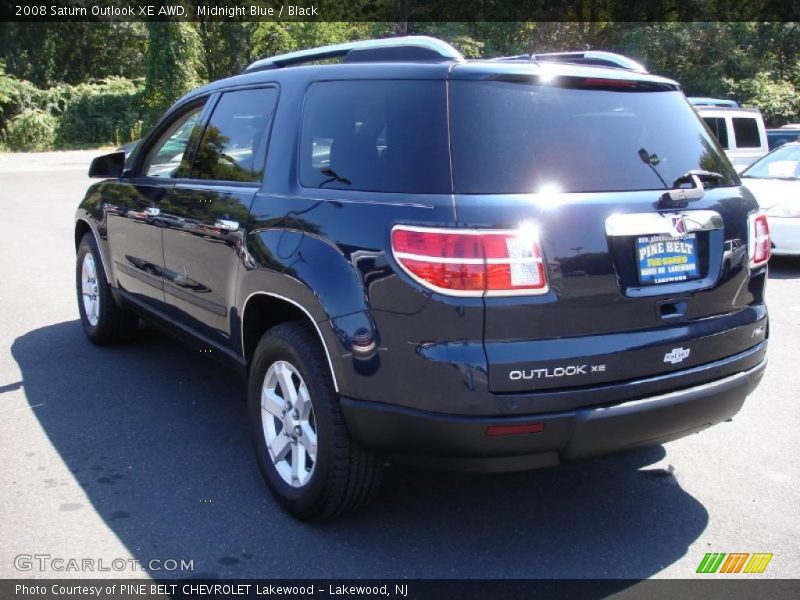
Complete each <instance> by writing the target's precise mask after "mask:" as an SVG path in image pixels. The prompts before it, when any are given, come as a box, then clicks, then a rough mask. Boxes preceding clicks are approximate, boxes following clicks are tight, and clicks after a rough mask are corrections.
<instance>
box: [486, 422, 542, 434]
mask: <svg viewBox="0 0 800 600" xmlns="http://www.w3.org/2000/svg"><path fill="white" fill-rule="evenodd" d="M542 431H544V423H525V424H521V425H490V426H489V427H487V428H486V435H487V436H490V437H494V436H498V435H521V434H524V433H541V432H542Z"/></svg>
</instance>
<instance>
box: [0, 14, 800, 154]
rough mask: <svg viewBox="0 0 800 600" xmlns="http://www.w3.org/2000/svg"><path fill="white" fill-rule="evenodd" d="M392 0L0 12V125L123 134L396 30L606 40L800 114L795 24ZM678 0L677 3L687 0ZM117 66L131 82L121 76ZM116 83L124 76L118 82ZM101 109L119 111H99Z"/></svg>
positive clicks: (776, 110) (546, 41)
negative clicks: (490, 16) (310, 9)
mask: <svg viewBox="0 0 800 600" xmlns="http://www.w3.org/2000/svg"><path fill="white" fill-rule="evenodd" d="M381 1H383V2H384V3H385V2H388V1H390V0H381ZM391 2H395V0H391ZM395 4H396V5H397V6H399V7H402V6H405V7H406V11H410V12H409V13H408V18H412V19H415V20H412V21H409V22H407V23H406V22H400V23H393V22H346V21H337V22H312V21H282V22H275V21H262V22H255V21H254V22H234V21H225V22H221V21H212V20H202V19H201V20H199V21H197V22H193V23H185V22H175V21H172V22H162V23H146V24H145V23H124V22H120V23H113V22H109V23H80V22H76V23H2V24H0V64H2V63H5V73H4V71H3V68H2V67H0V136H2V131H3V130H4V129H7V126H8V123H9V122H10V121H11V120H12V119H13V118H14V117H15V116H17V115H20V114H21V113H22V112H24V111H30V110H34V109H38V110H40V111H44V112H46V113H47V114H49V115H50V116H53V117H54V118H56V119H58V120H59V122H61V120H63V123H61V124H60V125H59V127H58V131H59V132H60V133H59V134H58V136H57V143H59V144H66V145H69V144H71V143H84V141H83V140H99V139H101V138H105V141H106V142H112V141H113V139H115V138H119V139H121V140H125V139H126V138H128V137H129V136H130V135H132V133H131V132H134V133H135V132H136V131H138V130H139V129H140V128H141V127H142V123H141V121H144V126H145V127H146V126H148V125H150V124H152V122H153V121H154V120H155V119H156V118H157V117H158V115H160V113H161V112H162V111H163V110H164V109H166V108H167V107H168V106H169V105H171V104H172V103H173V102H174V101H175V100H177V99H178V98H179V97H180V96H182V95H183V94H184V93H186V92H187V91H189V90H190V89H192V88H194V87H195V86H197V85H199V84H201V83H202V82H204V81H213V80H215V79H220V78H223V77H228V76H230V75H233V74H236V73H239V72H241V71H242V70H243V69H244V68H245V67H246V66H247V65H248V64H249V63H251V62H252V61H254V60H257V59H259V58H263V57H266V56H270V55H274V54H278V53H282V52H290V51H293V50H298V49H302V48H308V47H313V46H322V45H326V44H336V43H341V42H345V41H348V40H358V39H367V38H374V37H387V36H391V35H395V34H396V33H397V32H407V33H409V34H424V35H432V36H435V37H438V38H441V39H444V40H446V41H449V42H450V43H452V44H453V45H454V46H456V47H457V48H458V49H459V50H460V51H461V52H462V53H463V54H464V55H465V56H466V57H468V58H477V57H481V56H483V57H496V56H508V55H515V54H521V53H529V52H552V51H560V50H576V49H603V50H611V51H615V52H620V53H622V54H626V55H628V56H631V57H632V58H635V59H637V60H639V61H641V62H643V63H644V64H645V65H647V67H648V68H649V69H650V70H651V71H652V72H653V73H657V74H661V75H665V76H667V77H671V78H673V79H676V80H678V81H679V82H680V83H681V84H682V85H683V88H684V90H685V91H686V93H687V95H698V96H721V97H727V98H732V99H735V100H738V101H739V102H741V103H743V104H745V105H748V106H758V107H760V108H761V109H762V110H763V112H764V115H765V118H766V119H767V122H768V123H769V124H770V125H780V124H783V123H786V122H798V121H800V117H798V111H800V101H798V97H799V96H800V94H799V93H798V92H800V24H798V23H792V22H765V23H761V22H759V23H755V22H725V23H719V22H697V23H693V22H652V23H651V22H647V21H645V20H644V18H645V17H646V16H647V15H646V14H638V13H637V14H635V15H633V13H630V14H632V15H633V17H635V18H636V19H639V20H640V22H633V23H623V22H613V21H607V20H606V21H604V20H603V18H604V16H603V15H604V14H605V13H602V11H600V12H598V10H600V8H602V6H601V7H600V8H598V6H599V5H598V3H597V2H596V1H594V0H570V1H569V2H568V3H567V5H568V9H569V11H571V12H570V14H571V15H572V16H573V18H572V21H571V22H563V23H560V22H516V21H515V22H511V21H509V22H433V21H430V20H426V18H425V15H426V11H427V10H429V9H428V8H426V5H423V4H420V3H413V5H412V3H409V2H405V0H397V2H395ZM343 6H345V5H343ZM614 6H615V8H614V10H615V11H616V12H615V14H628V12H626V11H633V10H639V11H641V10H644V9H643V8H642V6H643V5H642V4H641V2H639V3H634V2H631V1H630V0H618V2H617V3H616V4H615V5H614ZM682 6H683V5H682V4H681V5H680V6H678V8H676V10H679V9H680V10H689V8H681V7H682ZM687 6H688V4H687ZM637 7H638V8H637ZM346 8H347V7H346ZM350 8H352V7H349V8H347V10H350ZM343 10H345V9H344V8H343ZM342 18H345V16H343V17H342ZM115 77H117V78H118V77H124V78H126V79H127V80H129V81H128V83H124V84H123V83H121V81H122V80H120V79H114V78H115ZM115 81H116V82H117V83H116V84H115V83H113V82H115ZM109 85H110V86H111V87H114V85H116V86H117V87H116V88H115V89H114V90H112V89H110V88H108V86H109ZM81 86H84V87H81ZM85 86H89V87H85ZM91 86H99V87H94V88H93V87H91ZM120 86H122V87H125V86H128V87H127V88H126V90H125V91H124V92H122V91H121V88H120ZM132 90H133V91H132ZM105 111H108V112H115V113H118V115H119V118H116V119H114V118H110V119H104V118H103V114H104V112H105ZM28 118H29V119H32V117H30V115H29V116H28ZM90 122H97V123H98V124H97V125H95V126H89V125H87V124H88V123H90ZM137 123H138V125H137ZM81 130H86V134H85V135H82V134H81V133H80V132H81ZM75 136H77V138H79V139H80V140H81V141H80V142H76V141H74V140H75V139H76V137H75ZM86 143H88V141H87V142H86Z"/></svg>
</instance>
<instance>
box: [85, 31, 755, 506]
mask: <svg viewBox="0 0 800 600" xmlns="http://www.w3.org/2000/svg"><path fill="white" fill-rule="evenodd" d="M334 60H338V62H335V63H334ZM321 62H322V63H324V64H319V63H321ZM90 175H92V176H94V177H100V178H103V179H104V181H102V182H99V183H97V184H95V185H93V186H92V187H91V188H90V189H89V190H88V192H87V194H86V198H85V199H84V201H83V202H82V203H81V205H80V207H79V209H78V212H77V220H76V227H75V242H76V247H77V249H78V261H77V273H76V277H77V281H76V283H77V293H78V299H79V306H80V313H81V320H82V322H83V327H84V330H85V332H86V334H87V336H88V337H89V338H90V339H91V340H92V341H93V342H95V343H97V344H111V343H117V342H120V341H122V340H125V339H128V338H129V337H130V336H131V334H132V332H133V331H134V327H135V325H136V322H137V319H138V318H139V317H144V318H146V319H148V320H150V321H153V322H155V323H157V324H159V325H161V326H163V327H164V328H166V329H168V330H169V331H171V332H173V333H174V334H176V335H178V336H179V337H181V338H183V339H185V340H187V341H189V342H190V343H191V344H193V345H195V346H199V347H200V348H203V349H205V350H206V351H209V352H210V353H211V355H212V356H215V357H217V358H218V359H220V360H221V361H223V362H225V363H228V364H229V365H232V366H233V367H235V368H236V369H238V370H239V371H241V372H242V373H243V374H244V375H245V376H246V377H247V379H248V382H249V383H248V398H249V400H248V402H249V411H250V416H251V419H252V431H253V436H254V440H255V448H256V454H257V457H258V461H259V464H260V466H261V470H262V472H263V474H264V477H265V479H266V482H267V484H268V485H269V487H270V489H271V490H272V492H273V493H274V494H275V496H276V498H277V499H278V501H279V502H280V503H281V505H282V506H284V507H285V508H286V509H287V510H288V511H290V512H291V513H292V514H294V515H296V516H297V517H300V518H303V519H311V518H322V517H326V516H331V515H336V514H340V513H343V512H346V511H348V510H352V509H354V508H357V507H359V506H362V505H364V504H365V503H366V502H368V501H369V500H370V499H371V498H372V497H373V496H374V494H375V492H376V490H377V487H378V483H379V480H380V472H381V467H382V465H383V463H384V461H385V460H390V461H406V462H415V463H418V464H422V465H425V466H429V467H439V468H452V469H469V470H479V471H503V470H516V469H529V468H535V467H542V466H547V465H554V464H556V463H558V462H560V461H564V460H572V459H578V458H584V457H590V456H596V455H601V454H605V453H610V452H615V451H619V450H624V449H628V448H633V447H636V446H641V445H647V444H658V443H662V442H666V441H669V440H673V439H675V438H678V437H681V436H685V435H688V434H690V433H693V432H696V431H699V430H701V429H703V428H706V427H708V426H710V425H714V424H716V423H719V422H721V421H725V420H727V419H729V418H730V417H731V416H733V415H734V414H735V413H736V412H737V411H738V410H739V409H740V408H741V406H742V403H743V402H744V399H745V396H746V395H747V394H748V393H749V392H750V391H751V390H752V389H753V388H754V387H755V386H756V384H757V383H758V381H759V379H760V378H761V376H762V374H763V371H764V368H765V365H766V359H765V353H766V348H767V336H768V326H767V310H766V307H765V305H764V285H765V282H766V276H767V261H768V259H769V255H770V239H769V229H768V224H767V222H766V219H765V217H764V216H763V215H759V214H758V212H757V208H758V207H757V204H756V202H755V200H754V199H753V197H752V196H751V194H750V193H749V192H748V191H747V190H746V189H745V188H744V187H742V186H741V182H740V180H739V177H738V176H737V174H736V172H735V171H734V170H733V168H732V167H731V165H730V163H729V162H728V160H727V159H726V158H725V155H724V153H723V151H722V150H721V149H720V147H719V145H718V144H717V142H716V141H715V139H714V137H713V135H711V133H710V132H709V131H708V129H707V128H706V127H705V126H704V124H703V122H702V121H701V120H700V119H699V118H698V117H697V115H696V114H695V112H694V110H693V109H692V107H691V106H690V105H689V103H688V102H687V100H686V98H685V97H684V95H683V94H682V92H681V90H680V87H679V86H678V85H677V84H676V83H675V82H674V81H671V80H668V79H664V78H662V77H656V76H653V75H650V74H648V73H647V72H646V71H644V69H643V68H641V66H640V65H637V64H636V63H634V62H633V61H630V60H629V59H625V57H615V56H614V55H610V54H608V53H591V52H587V53H567V54H557V55H534V56H516V57H510V58H507V59H495V60H478V61H465V60H464V59H463V58H462V57H461V56H460V54H459V53H458V52H457V51H456V50H454V49H453V48H452V47H450V46H449V45H447V44H445V43H443V42H441V41H438V40H434V39H430V38H423V37H409V38H397V39H390V40H378V41H369V42H357V43H352V44H345V45H342V46H333V47H326V48H320V49H316V50H308V51H303V52H298V53H293V54H288V55H282V56H276V57H273V58H270V59H265V60H262V61H259V62H256V63H254V64H253V65H251V67H249V68H248V69H247V70H246V71H245V72H244V73H242V74H241V75H238V76H236V77H231V78H229V79H226V80H223V81H217V82H214V83H211V84H209V85H206V86H204V87H202V88H200V89H198V90H196V91H193V92H191V93H190V94H188V95H186V96H185V97H184V98H182V99H181V100H179V101H178V102H177V103H176V104H175V105H174V106H173V107H172V108H171V109H170V110H169V111H167V113H166V114H165V115H164V116H163V118H162V119H161V120H160V122H159V123H158V124H157V125H156V126H155V128H154V129H153V131H152V132H151V133H150V134H149V135H148V136H147V137H146V138H145V139H143V140H142V141H141V143H139V144H138V145H137V146H136V149H135V150H134V151H133V152H132V153H131V154H130V155H129V156H127V155H126V154H125V153H113V154H109V155H106V156H103V157H99V158H97V159H95V161H94V162H93V164H92V167H91V169H90Z"/></svg>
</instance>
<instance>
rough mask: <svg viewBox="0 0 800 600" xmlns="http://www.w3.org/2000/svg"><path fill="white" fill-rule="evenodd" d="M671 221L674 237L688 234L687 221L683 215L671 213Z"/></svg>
mask: <svg viewBox="0 0 800 600" xmlns="http://www.w3.org/2000/svg"><path fill="white" fill-rule="evenodd" d="M669 223H670V225H671V226H672V231H671V232H670V233H671V234H672V237H679V236H682V235H685V234H686V221H685V220H684V219H683V216H682V215H671V216H670V218H669Z"/></svg>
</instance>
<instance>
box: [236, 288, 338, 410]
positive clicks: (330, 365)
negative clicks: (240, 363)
mask: <svg viewBox="0 0 800 600" xmlns="http://www.w3.org/2000/svg"><path fill="white" fill-rule="evenodd" d="M253 296H270V297H272V298H277V299H278V300H285V301H286V302H288V303H289V304H293V305H294V306H296V307H297V308H299V309H300V310H302V311H303V312H304V313H305V315H306V316H307V317H308V319H309V320H310V321H311V322H312V323H313V324H314V329H316V330H317V335H318V336H319V341H320V342H321V343H322V349H323V350H325V358H327V359H328V368H329V369H330V371H331V379H333V389H334V390H335V391H336V393H337V394H338V393H339V382H338V381H337V380H336V372H335V371H334V370H333V361H332V360H331V354H330V352H328V346H326V345H325V338H324V337H322V330H321V329H320V328H319V325H318V324H317V322H316V321H315V320H314V317H313V316H311V313H310V312H308V310H307V309H306V308H305V307H304V306H302V305H301V304H299V303H297V302H295V301H294V300H292V299H291V298H287V297H286V296H281V295H280V294H274V293H272V292H253V293H252V294H250V295H249V296H248V297H247V298H246V299H245V301H244V304H243V305H242V317H241V319H240V323H241V324H240V328H241V335H240V337H241V341H242V358H243V359H244V360H247V359H246V352H245V349H244V316H245V313H246V312H247V303H248V302H249V301H250V298H252V297H253Z"/></svg>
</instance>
